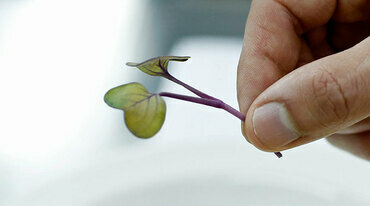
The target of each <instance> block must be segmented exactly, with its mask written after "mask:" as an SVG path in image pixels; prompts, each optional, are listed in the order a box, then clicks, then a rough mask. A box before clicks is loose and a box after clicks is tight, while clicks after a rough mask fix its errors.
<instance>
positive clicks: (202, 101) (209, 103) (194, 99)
mask: <svg viewBox="0 0 370 206" xmlns="http://www.w3.org/2000/svg"><path fill="white" fill-rule="evenodd" d="M159 96H162V97H170V98H174V99H180V100H184V101H188V102H193V103H197V104H203V105H207V106H211V107H215V108H219V109H223V110H225V111H227V112H229V113H230V114H232V115H234V116H235V117H237V118H239V119H240V120H241V121H243V122H244V121H245V115H244V114H242V113H241V112H239V111H238V110H236V109H234V108H233V107H231V106H230V105H228V104H226V103H225V102H223V101H221V100H219V99H208V98H207V99H206V98H199V97H192V96H186V95H181V94H174V93H169V92H161V93H159ZM274 153H275V155H276V156H277V157H278V158H280V157H282V156H283V155H282V154H281V153H280V152H274Z"/></svg>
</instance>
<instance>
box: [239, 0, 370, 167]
mask: <svg viewBox="0 0 370 206" xmlns="http://www.w3.org/2000/svg"><path fill="white" fill-rule="evenodd" d="M369 20H370V1H367V0H307V1H300V0H255V1H253V2H252V7H251V10H250V14H249V17H248V21H247V25H246V30H245V36H244V43H243V50H242V53H241V57H240V61H239V66H238V101H239V107H240V111H241V112H242V113H243V114H247V117H246V121H245V123H243V125H242V131H243V134H244V136H245V137H246V138H247V140H248V141H249V142H251V143H252V144H254V145H255V146H256V147H257V148H259V149H261V150H264V151H270V152H276V151H282V150H286V149H290V148H293V147H297V146H299V145H302V144H306V143H309V142H312V141H314V140H317V139H320V138H322V137H328V140H329V142H331V143H332V144H334V145H336V146H338V147H340V148H342V149H345V150H347V151H349V152H351V153H353V154H356V155H358V156H360V157H362V158H365V159H367V160H370V37H369V34H370V21H369Z"/></svg>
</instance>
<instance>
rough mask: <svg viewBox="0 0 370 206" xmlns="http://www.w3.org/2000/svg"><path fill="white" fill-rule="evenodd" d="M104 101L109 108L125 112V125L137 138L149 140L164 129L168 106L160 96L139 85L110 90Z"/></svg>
mask: <svg viewBox="0 0 370 206" xmlns="http://www.w3.org/2000/svg"><path fill="white" fill-rule="evenodd" d="M104 101H105V103H107V104H108V105H109V106H111V107H113V108H116V109H121V110H124V113H125V114H124V116H125V123H126V125H127V127H128V129H129V130H130V131H131V132H132V133H133V134H134V135H135V136H137V137H140V138H149V137H152V136H153V135H155V134H156V133H157V132H158V131H159V130H160V129H161V127H162V125H163V122H164V119H165V116H166V104H165V102H164V100H163V99H162V97H160V96H159V95H158V94H151V93H149V92H148V91H147V90H146V89H145V87H144V86H143V85H141V84H139V83H136V82H135V83H129V84H124V85H121V86H118V87H115V88H113V89H111V90H109V91H108V92H107V93H106V94H105V96H104Z"/></svg>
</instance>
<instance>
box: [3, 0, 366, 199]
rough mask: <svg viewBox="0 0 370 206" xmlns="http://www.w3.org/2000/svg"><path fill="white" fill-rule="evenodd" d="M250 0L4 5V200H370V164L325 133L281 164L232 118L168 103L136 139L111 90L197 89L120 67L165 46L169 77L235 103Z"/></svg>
mask: <svg viewBox="0 0 370 206" xmlns="http://www.w3.org/2000/svg"><path fill="white" fill-rule="evenodd" d="M249 6H250V1H247V0H178V1H174V0H172V1H171V0H107V1H95V0H63V1H61V0H0V94H1V101H0V121H1V127H0V205H6V206H8V205H20V206H23V205H94V206H95V205H132V206H139V205H140V206H142V205H162V206H163V205H261V206H262V205H276V206H279V205H313V204H314V205H326V206H327V205H361V206H362V205H368V204H369V202H370V176H369V174H370V166H369V164H368V163H367V162H366V161H364V160H361V159H357V158H356V157H353V156H351V155H349V154H347V153H345V152H342V151H340V150H337V149H336V148H334V147H332V146H330V145H329V144H328V143H327V142H326V141H325V140H319V141H317V142H315V143H312V144H309V145H304V146H301V147H298V148H295V149H292V150H290V151H286V152H283V154H284V157H283V158H281V159H277V158H276V157H275V156H274V155H273V154H270V153H265V152H261V151H259V150H257V149H255V148H254V147H253V146H251V145H249V144H248V143H247V142H246V141H245V139H244V138H243V136H242V135H241V132H240V122H239V121H238V119H236V118H235V117H233V116H231V115H229V114H227V113H225V112H223V111H218V110H216V109H213V108H207V107H204V106H201V105H195V104H189V103H184V102H179V101H176V100H171V99H167V100H166V103H167V116H166V121H165V124H164V126H163V127H162V129H161V131H160V132H159V133H158V134H157V135H156V136H155V137H153V138H151V139H148V140H141V139H137V138H135V137H134V136H133V135H132V134H130V132H129V131H128V130H127V129H126V127H125V125H124V122H123V113H122V112H121V111H118V110H114V109H111V108H109V107H108V106H107V105H105V103H104V101H103V96H104V94H105V92H106V91H107V90H108V89H110V88H112V87H115V86H118V85H121V84H125V83H128V82H133V81H136V82H140V83H143V84H144V85H145V86H146V87H147V88H149V90H150V91H151V92H156V91H168V92H176V93H184V94H189V93H188V91H186V90H184V89H183V88H181V87H180V86H178V85H175V84H173V83H171V82H168V81H166V80H163V79H160V78H157V77H150V76H147V75H144V74H142V73H141V72H140V71H138V70H136V69H132V68H127V67H126V66H124V64H125V62H127V61H133V62H141V61H143V60H146V59H148V58H151V57H155V56H161V55H189V56H191V57H192V58H191V59H190V60H189V61H187V62H186V63H171V64H170V71H171V73H173V75H174V76H176V77H178V78H179V79H181V80H183V81H185V82H187V83H189V84H190V85H193V86H194V87H196V88H199V89H201V90H203V91H204V92H206V93H209V94H211V95H213V96H216V97H219V98H221V99H223V100H224V101H225V102H227V103H229V104H230V105H232V106H234V107H236V108H237V106H238V105H237V100H236V68H237V63H238V58H239V54H240V51H241V46H242V36H243V32H244V25H245V20H246V19H247V16H248V11H249Z"/></svg>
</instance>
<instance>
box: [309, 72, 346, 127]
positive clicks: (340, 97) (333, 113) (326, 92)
mask: <svg viewBox="0 0 370 206" xmlns="http://www.w3.org/2000/svg"><path fill="white" fill-rule="evenodd" d="M342 84H343V83H342V82H341V81H339V80H338V79H337V78H336V77H335V76H334V75H333V74H332V73H330V72H329V71H326V70H321V71H320V72H318V73H316V74H315V75H314V77H313V78H312V90H313V94H314V98H315V102H314V104H316V105H314V106H315V108H319V111H316V112H318V113H319V114H318V115H315V116H317V117H319V118H318V121H319V122H321V123H322V124H323V125H324V126H325V125H332V123H342V122H344V121H346V119H347V117H348V115H349V107H348V98H347V94H346V93H345V91H344V90H343V89H342V88H343V86H342Z"/></svg>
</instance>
